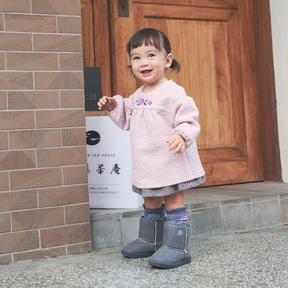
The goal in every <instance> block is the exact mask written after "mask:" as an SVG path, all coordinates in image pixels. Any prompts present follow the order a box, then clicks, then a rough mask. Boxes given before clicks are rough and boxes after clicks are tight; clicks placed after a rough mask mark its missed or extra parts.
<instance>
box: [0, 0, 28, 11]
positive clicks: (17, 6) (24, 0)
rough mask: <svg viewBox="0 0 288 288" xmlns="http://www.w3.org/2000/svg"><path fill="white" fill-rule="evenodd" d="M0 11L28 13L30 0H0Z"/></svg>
mask: <svg viewBox="0 0 288 288" xmlns="http://www.w3.org/2000/svg"><path fill="white" fill-rule="evenodd" d="M0 11H2V12H20V13H25V12H28V13H30V0H9V1H5V0H3V1H0Z"/></svg>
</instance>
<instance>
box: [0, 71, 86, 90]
mask: <svg viewBox="0 0 288 288" xmlns="http://www.w3.org/2000/svg"><path fill="white" fill-rule="evenodd" d="M0 73H1V72H0ZM0 75H1V74H0ZM83 81H84V79H83V72H35V89H36V90H38V89H41V90H42V89H82V88H84V82H83Z"/></svg>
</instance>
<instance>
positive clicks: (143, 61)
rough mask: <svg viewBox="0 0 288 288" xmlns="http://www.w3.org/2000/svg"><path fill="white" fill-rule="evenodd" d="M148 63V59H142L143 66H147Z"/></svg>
mask: <svg viewBox="0 0 288 288" xmlns="http://www.w3.org/2000/svg"><path fill="white" fill-rule="evenodd" d="M147 65H148V63H147V61H146V59H143V60H141V63H140V66H141V67H143V66H147Z"/></svg>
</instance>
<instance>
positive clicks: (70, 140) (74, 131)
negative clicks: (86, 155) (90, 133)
mask: <svg viewBox="0 0 288 288" xmlns="http://www.w3.org/2000/svg"><path fill="white" fill-rule="evenodd" d="M62 145H63V146H78V145H86V128H85V127H83V128H71V129H62Z"/></svg>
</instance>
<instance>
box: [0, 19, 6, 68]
mask: <svg viewBox="0 0 288 288" xmlns="http://www.w3.org/2000/svg"><path fill="white" fill-rule="evenodd" d="M0 15H1V14H0ZM0 29H1V25H0ZM0 70H5V53H4V52H1V53H0Z"/></svg>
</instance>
